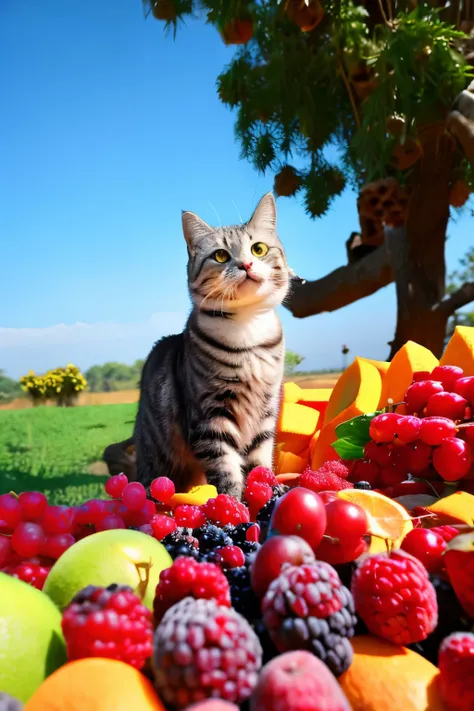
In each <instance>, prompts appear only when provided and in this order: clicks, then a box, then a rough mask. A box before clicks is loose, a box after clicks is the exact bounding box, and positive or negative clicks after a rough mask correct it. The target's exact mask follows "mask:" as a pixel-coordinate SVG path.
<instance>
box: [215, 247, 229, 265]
mask: <svg viewBox="0 0 474 711" xmlns="http://www.w3.org/2000/svg"><path fill="white" fill-rule="evenodd" d="M214 259H215V260H216V262H219V264H225V263H226V262H228V261H229V259H230V254H229V252H226V251H225V249H218V250H217V252H214Z"/></svg>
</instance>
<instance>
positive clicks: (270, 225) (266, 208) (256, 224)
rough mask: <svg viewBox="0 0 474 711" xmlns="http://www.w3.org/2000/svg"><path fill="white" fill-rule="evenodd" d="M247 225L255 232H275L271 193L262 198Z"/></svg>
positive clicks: (274, 214) (274, 205)
mask: <svg viewBox="0 0 474 711" xmlns="http://www.w3.org/2000/svg"><path fill="white" fill-rule="evenodd" d="M248 224H249V227H251V228H252V229H254V230H255V231H256V232H276V204H275V198H274V197H273V193H267V194H266V195H264V196H263V198H262V199H261V200H260V202H259V203H258V205H257V207H256V208H255V212H254V213H253V215H252V217H251V218H250V220H249V223H248Z"/></svg>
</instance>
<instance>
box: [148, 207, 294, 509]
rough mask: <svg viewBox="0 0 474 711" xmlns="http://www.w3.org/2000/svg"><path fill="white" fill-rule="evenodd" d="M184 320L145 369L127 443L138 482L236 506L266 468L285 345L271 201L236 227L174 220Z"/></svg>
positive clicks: (283, 287) (284, 285) (283, 275)
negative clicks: (183, 271) (196, 492)
mask: <svg viewBox="0 0 474 711" xmlns="http://www.w3.org/2000/svg"><path fill="white" fill-rule="evenodd" d="M182 224H183V232H184V237H185V239H186V243H187V248H188V258H189V259H188V283H189V291H190V295H191V300H192V305H193V307H192V311H191V315H190V316H189V319H188V322H187V325H186V327H185V329H184V331H183V332H182V333H180V334H179V335H175V336H168V337H166V338H163V339H161V340H160V341H158V343H156V344H155V346H154V348H153V350H152V351H151V353H150V355H149V356H148V359H147V361H146V363H145V366H144V369H143V374H142V380H141V384H140V404H139V409H138V415H137V419H136V424H135V433H134V440H135V444H136V455H137V479H138V481H140V482H142V483H143V484H144V485H145V486H147V485H149V484H150V482H151V481H152V479H154V478H155V477H159V476H168V477H170V478H171V479H172V480H173V481H174V482H175V485H176V488H177V490H178V491H180V490H181V491H182V490H186V489H187V488H188V487H189V486H190V485H191V484H193V485H194V484H196V483H202V482H203V481H204V480H207V482H208V483H209V484H214V486H215V487H216V488H217V490H218V492H219V493H226V494H231V495H232V496H236V497H238V498H240V497H241V496H242V493H243V489H244V486H245V476H246V474H247V473H248V472H249V471H250V469H252V468H253V467H255V466H258V465H263V466H266V467H271V466H272V461H273V447H274V438H275V426H276V421H277V417H278V409H279V402H280V393H281V384H282V376H283V361H284V341H283V333H282V328H281V323H280V320H279V318H278V316H277V314H276V312H275V307H276V306H278V305H279V304H281V303H282V301H283V299H284V298H285V296H286V294H287V292H288V288H289V283H290V274H292V272H291V270H290V269H289V268H288V265H287V263H286V258H285V253H284V251H283V246H282V244H281V242H280V240H279V239H278V236H277V233H276V206H275V200H274V198H273V195H272V194H271V193H268V194H267V195H265V196H264V197H263V198H262V199H261V201H260V203H259V204H258V206H257V208H256V210H255V212H254V214H253V216H252V218H251V219H250V220H249V222H247V223H246V224H244V225H239V226H234V227H219V228H213V227H210V226H209V225H207V224H206V223H205V222H203V221H202V220H201V219H200V218H199V217H198V216H197V215H195V214H194V213H192V212H184V213H183V215H182Z"/></svg>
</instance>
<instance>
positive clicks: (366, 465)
mask: <svg viewBox="0 0 474 711" xmlns="http://www.w3.org/2000/svg"><path fill="white" fill-rule="evenodd" d="M379 474H380V467H379V465H378V464H376V463H375V462H366V461H365V460H363V459H360V460H358V461H356V462H355V463H354V466H353V469H352V472H351V476H350V481H351V482H353V483H356V482H358V481H367V482H368V483H369V484H370V485H371V486H373V485H374V484H375V482H376V481H377V478H378V476H379Z"/></svg>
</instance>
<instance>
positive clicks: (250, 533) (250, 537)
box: [245, 523, 260, 543]
mask: <svg viewBox="0 0 474 711" xmlns="http://www.w3.org/2000/svg"><path fill="white" fill-rule="evenodd" d="M245 540H246V541H248V542H249V543H258V542H259V540H260V526H259V525H258V523H255V524H254V525H253V526H250V527H249V528H247V530H246V531H245Z"/></svg>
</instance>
